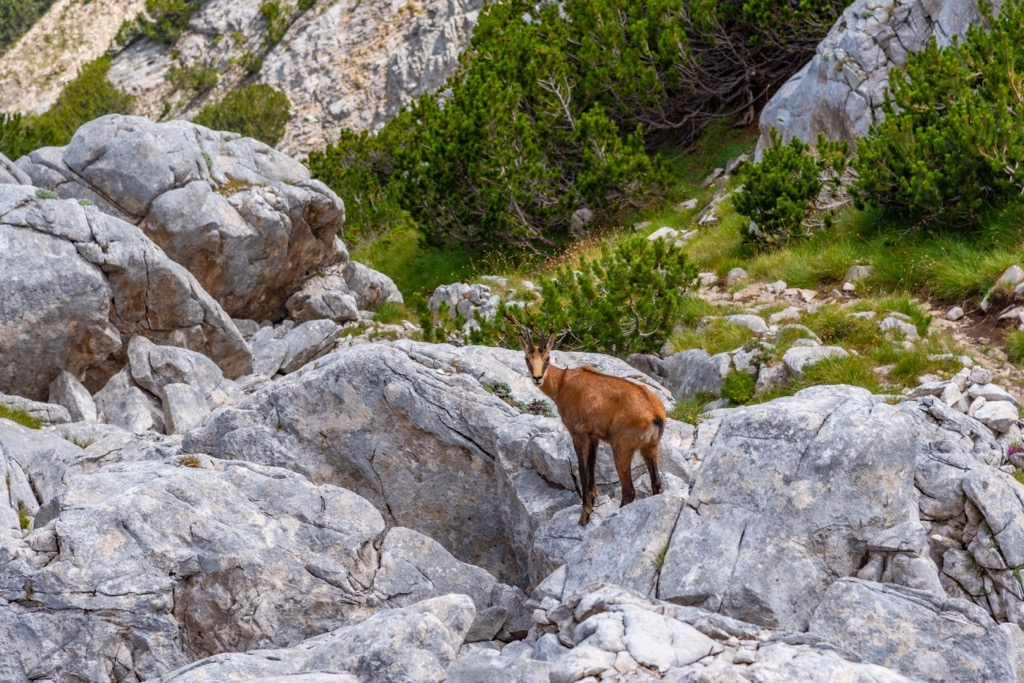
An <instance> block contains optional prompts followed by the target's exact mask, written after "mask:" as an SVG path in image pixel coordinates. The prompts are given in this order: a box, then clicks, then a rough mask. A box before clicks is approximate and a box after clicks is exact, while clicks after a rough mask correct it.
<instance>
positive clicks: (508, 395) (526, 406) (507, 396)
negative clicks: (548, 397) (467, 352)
mask: <svg viewBox="0 0 1024 683" xmlns="http://www.w3.org/2000/svg"><path fill="white" fill-rule="evenodd" d="M483 387H484V389H486V390H487V391H489V392H491V393H492V394H494V395H495V396H497V397H498V398H500V399H501V400H502V401H504V402H505V403H507V404H509V405H510V406H512V407H513V408H516V409H517V410H518V411H519V412H521V413H524V414H526V413H529V414H531V415H544V416H545V417H554V416H555V411H554V409H553V408H552V407H551V404H550V403H548V402H547V401H544V400H541V399H539V398H537V399H534V400H532V401H530V402H529V403H526V402H524V401H520V400H519V399H517V398H516V397H515V396H513V395H512V387H510V386H509V385H508V384H507V383H505V382H499V381H497V380H495V381H493V382H485V383H484V384H483Z"/></svg>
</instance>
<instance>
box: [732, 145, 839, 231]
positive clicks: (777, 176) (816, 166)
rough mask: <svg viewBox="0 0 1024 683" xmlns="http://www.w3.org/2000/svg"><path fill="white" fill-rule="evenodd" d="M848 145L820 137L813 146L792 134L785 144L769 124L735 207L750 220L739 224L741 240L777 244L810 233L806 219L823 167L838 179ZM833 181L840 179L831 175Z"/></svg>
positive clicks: (816, 195) (820, 187)
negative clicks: (764, 144) (767, 136)
mask: <svg viewBox="0 0 1024 683" xmlns="http://www.w3.org/2000/svg"><path fill="white" fill-rule="evenodd" d="M846 152H847V149H846V145H845V143H836V142H830V141H827V140H825V138H824V137H822V136H820V135H819V137H818V144H817V149H815V148H812V147H811V146H810V145H808V144H806V143H805V142H803V141H802V140H800V139H799V138H796V137H793V138H791V139H790V141H789V142H788V143H786V144H784V143H783V142H782V140H781V138H780V137H779V135H778V133H777V132H776V131H775V129H774V128H773V129H772V131H771V144H770V145H769V146H768V147H767V148H766V149H765V150H764V155H763V157H762V159H761V163H759V164H753V165H750V166H749V167H748V168H747V170H746V171H745V174H744V182H743V189H742V190H740V191H739V192H737V193H736V196H735V198H734V199H733V206H734V207H735V209H736V211H737V212H738V213H739V214H741V215H743V216H746V217H747V218H749V219H750V220H751V221H753V222H754V226H752V227H749V228H748V227H746V226H745V227H744V228H743V229H742V233H743V238H744V240H745V241H747V242H749V243H752V244H754V245H755V246H757V247H759V248H770V247H775V246H779V245H781V244H784V243H786V242H788V241H789V240H791V239H793V238H796V237H805V236H807V235H808V232H807V230H806V229H805V228H804V220H805V219H806V218H807V215H808V213H809V212H810V211H812V210H813V208H814V201H815V199H816V198H817V197H818V195H819V193H820V192H821V189H822V184H823V182H824V181H823V178H824V176H825V174H826V172H828V171H831V172H832V176H831V177H832V179H833V180H834V179H837V178H838V174H839V173H840V172H841V169H842V167H843V166H845V164H846ZM835 182H838V181H837V180H835Z"/></svg>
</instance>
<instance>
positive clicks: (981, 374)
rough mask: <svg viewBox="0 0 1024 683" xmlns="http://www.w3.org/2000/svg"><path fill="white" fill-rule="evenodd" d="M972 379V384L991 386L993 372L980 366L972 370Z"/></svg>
mask: <svg viewBox="0 0 1024 683" xmlns="http://www.w3.org/2000/svg"><path fill="white" fill-rule="evenodd" d="M970 377H971V384H990V383H991V382H992V372H991V371H989V370H986V369H985V368H983V367H980V366H979V367H976V368H972V369H971V375H970Z"/></svg>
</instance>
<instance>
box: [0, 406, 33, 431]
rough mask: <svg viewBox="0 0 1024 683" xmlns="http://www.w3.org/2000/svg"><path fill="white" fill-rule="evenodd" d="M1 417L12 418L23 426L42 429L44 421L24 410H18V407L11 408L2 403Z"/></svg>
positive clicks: (0, 408) (11, 419) (12, 420)
mask: <svg viewBox="0 0 1024 683" xmlns="http://www.w3.org/2000/svg"><path fill="white" fill-rule="evenodd" d="M0 418H2V419H5V420H10V421H11V422H14V423H16V424H20V425H21V426H22V427H28V428H29V429H42V428H43V423H42V422H40V421H39V420H37V419H36V418H34V417H32V416H31V415H29V414H28V413H26V412H25V411H24V410H18V409H17V408H11V407H10V406H5V405H3V404H0Z"/></svg>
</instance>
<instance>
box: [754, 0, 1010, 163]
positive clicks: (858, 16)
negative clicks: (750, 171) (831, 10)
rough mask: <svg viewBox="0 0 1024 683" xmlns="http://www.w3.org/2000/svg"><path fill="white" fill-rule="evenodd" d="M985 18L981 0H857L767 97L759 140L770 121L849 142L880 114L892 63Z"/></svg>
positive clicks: (811, 136)
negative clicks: (808, 58) (810, 55)
mask: <svg viewBox="0 0 1024 683" xmlns="http://www.w3.org/2000/svg"><path fill="white" fill-rule="evenodd" d="M983 1H987V0H983ZM993 4H996V5H998V3H993ZM980 20H981V12H980V11H979V9H978V2H977V0H949V1H948V2H941V1H937V0H857V1H856V2H854V3H853V4H851V5H850V6H849V7H848V8H846V10H845V11H844V12H843V15H842V17H840V18H839V21H837V22H836V25H835V26H834V27H833V28H832V30H831V31H830V32H829V34H828V36H826V38H825V40H823V41H822V42H821V44H819V45H818V49H817V52H816V53H815V55H814V58H813V59H811V61H810V62H808V63H807V64H806V65H805V66H804V67H803V68H802V69H801V70H800V71H799V72H797V73H796V74H795V75H794V76H793V77H792V78H790V79H789V81H787V82H786V83H785V84H784V85H783V86H782V87H781V88H779V91H778V92H777V93H776V94H775V96H774V97H772V99H771V100H770V101H769V102H768V104H767V105H765V108H764V109H763V110H762V112H761V121H760V127H761V139H760V140H759V143H758V144H759V146H764V145H767V144H768V143H769V133H770V131H771V129H772V128H776V129H778V130H779V132H781V133H783V136H784V137H785V138H787V139H788V138H789V137H791V136H796V137H798V138H800V139H802V140H804V141H806V142H813V141H814V140H815V139H816V138H817V137H818V133H824V134H825V137H828V138H831V139H839V140H849V141H851V142H852V141H853V140H854V138H855V137H856V136H858V135H864V134H865V133H867V132H868V129H869V128H870V127H871V124H872V123H875V122H876V121H877V120H878V117H879V115H880V111H879V108H880V106H881V104H882V102H883V100H884V98H885V91H886V88H887V87H888V84H889V71H890V70H891V69H893V68H900V67H903V66H905V65H906V63H907V55H908V54H909V53H911V52H917V51H918V50H921V49H923V48H924V47H925V45H927V44H928V41H929V40H931V39H932V38H934V39H935V40H936V41H937V43H938V44H939V45H940V46H942V45H949V44H950V42H951V41H952V40H953V37H954V36H957V35H959V34H961V33H964V32H965V31H966V30H967V27H968V26H970V25H971V24H972V23H976V22H978V21H980Z"/></svg>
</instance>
